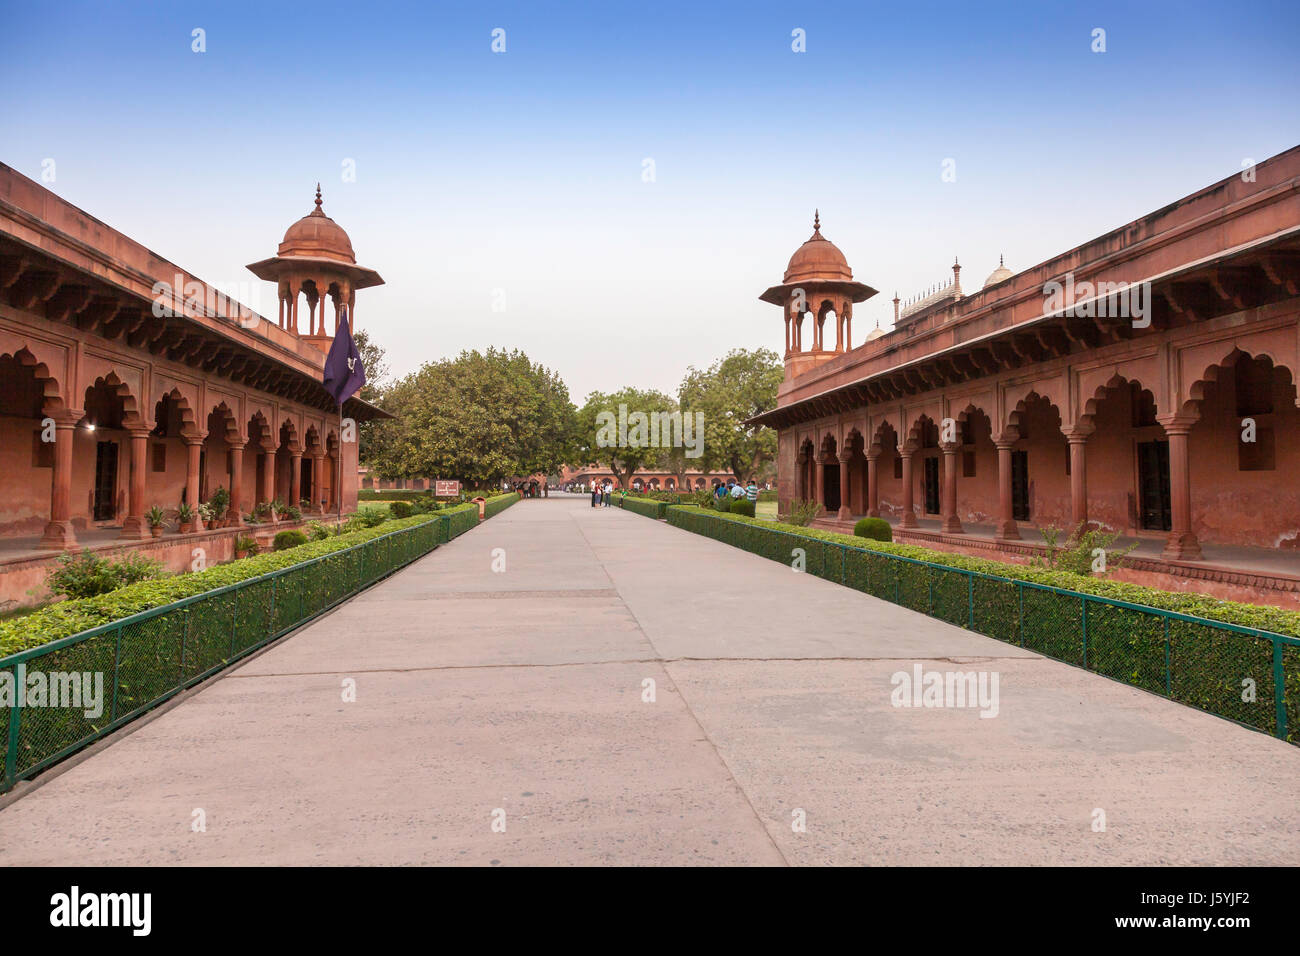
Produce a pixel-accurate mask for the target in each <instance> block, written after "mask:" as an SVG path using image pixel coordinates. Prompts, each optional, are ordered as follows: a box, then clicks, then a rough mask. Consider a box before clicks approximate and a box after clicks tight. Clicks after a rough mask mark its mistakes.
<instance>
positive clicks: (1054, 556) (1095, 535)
mask: <svg viewBox="0 0 1300 956" xmlns="http://www.w3.org/2000/svg"><path fill="white" fill-rule="evenodd" d="M1038 531H1039V533H1040V534H1041V535H1042V536H1043V541H1044V542H1045V543H1046V544H1047V554H1046V556H1045V557H1042V558H1034V559H1033V560H1032V561H1031V562H1030V563H1031V564H1032V565H1034V566H1035V567H1040V568H1051V569H1052V570H1053V571H1068V572H1070V573H1071V574H1078V575H1081V576H1082V577H1088V576H1090V575H1092V574H1093V573H1094V571H1093V568H1094V567H1095V566H1096V563H1097V560H1098V557H1099V556H1098V555H1097V553H1096V552H1098V551H1101V552H1102V554H1101V555H1100V558H1101V559H1102V561H1104V565H1103V567H1102V568H1099V569H1098V570H1097V571H1096V573H1098V574H1104V573H1105V572H1107V571H1114V570H1115V569H1116V568H1118V567H1121V566H1122V565H1123V564H1124V556H1125V555H1126V554H1128V553H1129V552H1130V551H1132V550H1133V549H1134V548H1136V547H1137V542H1136V541H1134V542H1133V543H1132V544H1131V545H1129V546H1128V547H1127V548H1115V549H1114V550H1112V549H1111V545H1112V544H1114V542H1115V539H1116V538H1118V537H1119V532H1118V531H1116V532H1109V531H1102V530H1100V529H1099V528H1092V529H1086V530H1085V528H1084V526H1083V525H1082V524H1081V525H1079V526H1078V527H1077V528H1075V529H1074V531H1073V532H1072V533H1071V534H1070V536H1069V537H1068V538H1066V539H1065V542H1064V544H1061V545H1059V546H1058V545H1057V543H1056V542H1057V541H1058V540H1059V539H1060V537H1061V529H1060V528H1058V527H1056V526H1055V525H1048V526H1047V527H1045V528H1039V529H1038Z"/></svg>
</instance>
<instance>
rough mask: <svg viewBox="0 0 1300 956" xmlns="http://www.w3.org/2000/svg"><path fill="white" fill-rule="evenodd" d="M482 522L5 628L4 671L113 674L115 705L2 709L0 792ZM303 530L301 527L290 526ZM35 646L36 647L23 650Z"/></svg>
mask: <svg viewBox="0 0 1300 956" xmlns="http://www.w3.org/2000/svg"><path fill="white" fill-rule="evenodd" d="M477 524H478V506H477V505H475V504H467V505H460V506H457V507H455V508H449V509H446V510H444V511H442V512H440V513H438V514H437V515H419V516H413V517H411V518H409V519H406V520H400V521H389V522H387V523H385V524H384V525H382V526H379V527H374V528H362V529H359V530H356V531H352V532H349V533H346V534H341V535H337V536H332V537H329V538H325V539H323V540H319V541H313V542H311V543H308V544H303V545H300V546H298V547H296V548H293V549H292V550H290V551H281V552H275V553H272V554H267V555H259V556H257V557H253V558H245V559H242V560H238V561H233V562H231V563H229V564H224V565H218V566H216V567H213V568H209V569H208V570H206V571H202V572H198V573H194V574H185V575H177V576H174V577H169V578H165V579H161V580H157V581H149V582H142V583H140V584H137V585H131V586H128V587H124V588H120V589H118V590H116V591H113V592H110V593H108V594H102V595H99V596H97V597H93V598H85V599H81V600H76V601H65V602H63V603H61V604H56V605H52V606H51V607H48V608H44V609H42V610H40V611H36V612H34V613H33V614H31V615H28V616H26V617H24V618H21V619H17V620H13V621H9V622H4V624H2V625H0V640H2V641H3V646H4V649H5V651H6V652H8V656H6V657H3V658H0V672H7V673H8V675H9V676H10V678H11V679H16V675H17V673H18V668H19V667H20V666H25V667H26V668H27V669H28V672H29V673H32V672H36V671H44V672H47V673H56V672H71V673H83V672H90V673H99V674H102V675H104V687H103V689H104V700H103V705H104V706H103V712H102V713H100V714H98V715H91V716H87V715H86V714H85V713H84V708H76V707H73V708H68V707H55V706H50V707H9V706H7V704H6V705H4V706H0V727H5V728H8V733H7V734H5V735H4V736H3V737H0V740H2V741H4V744H5V747H4V749H5V753H4V756H3V762H2V766H3V768H4V769H3V776H2V777H0V791H2V790H5V789H8V788H9V787H11V786H12V785H13V784H14V782H15V781H16V780H18V779H21V778H23V777H26V776H30V775H32V774H33V773H36V772H38V771H40V770H41V769H43V768H45V767H47V766H49V765H50V764H52V763H54V762H56V761H58V760H60V759H62V758H63V757H65V756H67V755H68V754H70V753H73V752H75V751H76V750H77V749H79V748H81V747H83V746H85V745H86V744H88V743H90V742H92V741H93V740H96V739H98V738H99V737H101V736H103V735H104V734H105V733H107V732H109V731H110V730H112V729H114V728H116V727H118V726H121V725H122V724H125V723H126V722H128V721H130V720H132V719H134V718H135V717H136V716H138V715H139V714H141V713H143V712H144V711H146V710H148V709H150V708H152V707H155V706H157V705H158V704H159V703H161V702H163V701H164V700H167V699H168V698H169V697H171V696H172V695H173V694H175V693H177V692H178V691H180V690H182V689H183V688H185V687H188V686H191V685H193V684H196V683H198V682H200V681H202V680H204V679H206V678H207V677H209V676H211V675H212V674H215V673H217V672H218V671H220V670H221V669H222V668H224V667H225V666H227V665H228V664H229V663H230V662H231V661H233V660H235V659H237V658H239V657H241V656H243V655H245V654H247V653H250V652H251V651H253V650H255V649H256V648H258V647H261V646H263V645H265V644H266V643H268V642H269V641H272V640H274V639H276V638H277V637H280V636H282V635H283V634H287V633H288V632H289V631H292V630H293V629H294V628H296V627H299V626H301V625H302V624H303V623H305V622H307V621H309V620H311V619H312V618H313V617H315V616H316V615H318V614H321V613H323V612H324V611H326V610H328V609H329V608H331V607H333V606H334V605H336V604H337V603H339V602H340V601H343V600H345V599H347V598H348V597H350V596H352V595H353V594H356V593H358V592H359V591H361V590H364V589H365V588H367V587H369V586H371V585H372V584H374V583H375V582H376V581H378V580H379V579H381V578H382V577H384V576H385V575H388V574H391V573H392V572H393V571H396V570H397V569H399V568H401V567H403V566H404V565H406V564H408V563H410V562H411V561H414V560H415V559H417V558H419V557H422V556H423V555H425V554H428V553H429V552H430V551H432V550H433V549H434V548H436V547H437V546H438V545H439V544H440V543H442V542H445V541H447V540H448V539H449V538H451V537H455V536H456V535H458V534H461V533H463V532H464V531H466V530H468V529H469V528H472V527H474V526H476V525H477ZM287 533H290V534H292V533H295V532H287ZM23 648H25V649H23Z"/></svg>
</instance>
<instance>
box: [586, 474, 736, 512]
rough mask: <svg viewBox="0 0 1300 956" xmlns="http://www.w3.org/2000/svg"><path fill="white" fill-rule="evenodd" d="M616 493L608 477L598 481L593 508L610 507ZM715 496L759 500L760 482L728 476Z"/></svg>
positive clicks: (594, 488)
mask: <svg viewBox="0 0 1300 956" xmlns="http://www.w3.org/2000/svg"><path fill="white" fill-rule="evenodd" d="M613 493H614V483H613V482H612V481H609V480H608V479H607V480H606V481H605V482H604V483H603V484H602V483H600V482H597V483H596V484H594V485H592V486H591V506H592V507H593V508H608V507H609V498H610V495H612V494H613ZM713 496H714V497H715V498H727V497H731V498H748V499H749V500H750V501H752V502H755V503H757V502H758V484H757V482H755V481H754V480H753V479H750V482H749V484H748V485H742V484H741V483H740V482H738V481H737V480H736V479H735V478H728V479H727V483H726V484H725V485H723V484H719V485H717V486H716V487H715V488H714V489H713Z"/></svg>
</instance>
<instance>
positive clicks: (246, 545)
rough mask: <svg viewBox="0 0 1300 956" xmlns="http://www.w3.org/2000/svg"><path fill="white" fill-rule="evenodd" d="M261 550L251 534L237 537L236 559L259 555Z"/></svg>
mask: <svg viewBox="0 0 1300 956" xmlns="http://www.w3.org/2000/svg"><path fill="white" fill-rule="evenodd" d="M259 550H260V549H259V548H258V545H257V539H256V538H255V537H253V536H252V535H251V534H240V535H236V536H235V557H236V558H246V557H248V556H249V555H253V554H257V552H258V551H259Z"/></svg>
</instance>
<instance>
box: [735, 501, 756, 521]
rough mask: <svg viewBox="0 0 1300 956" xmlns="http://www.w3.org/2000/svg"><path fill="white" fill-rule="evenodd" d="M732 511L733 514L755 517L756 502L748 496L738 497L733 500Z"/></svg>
mask: <svg viewBox="0 0 1300 956" xmlns="http://www.w3.org/2000/svg"><path fill="white" fill-rule="evenodd" d="M731 513H732V514H733V515H744V516H745V517H746V518H752V517H754V502H752V501H750V500H749V499H748V498H737V499H735V500H733V501H732V502H731Z"/></svg>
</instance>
